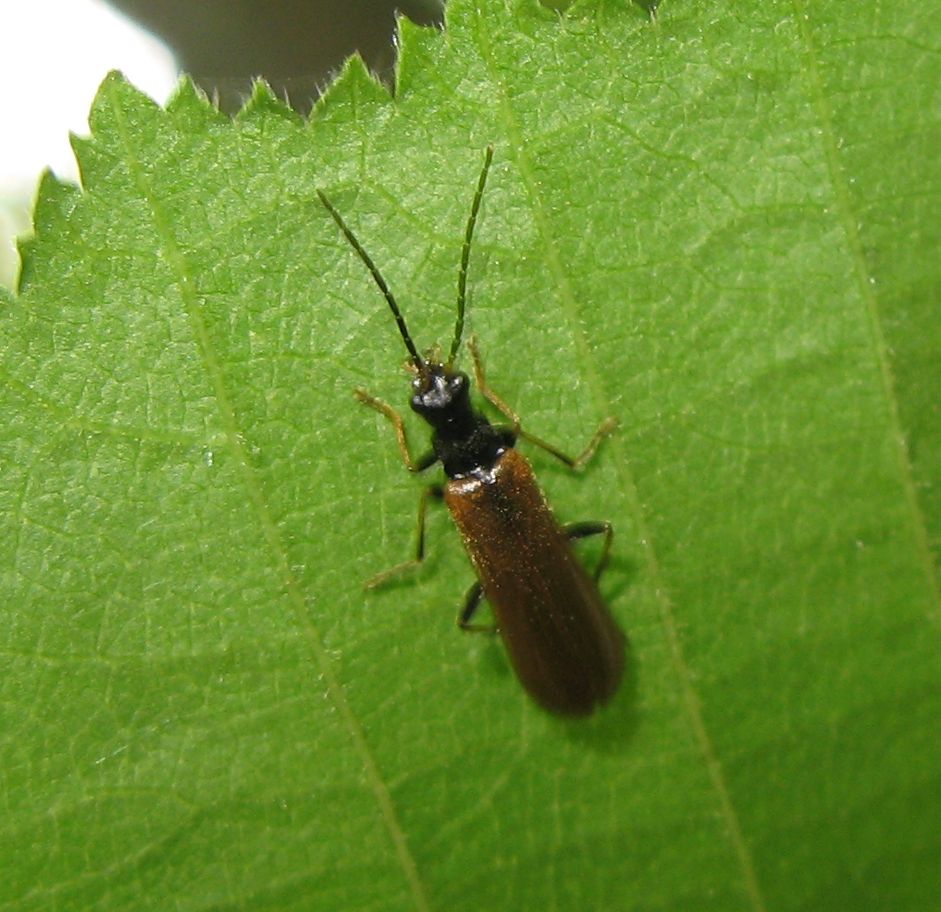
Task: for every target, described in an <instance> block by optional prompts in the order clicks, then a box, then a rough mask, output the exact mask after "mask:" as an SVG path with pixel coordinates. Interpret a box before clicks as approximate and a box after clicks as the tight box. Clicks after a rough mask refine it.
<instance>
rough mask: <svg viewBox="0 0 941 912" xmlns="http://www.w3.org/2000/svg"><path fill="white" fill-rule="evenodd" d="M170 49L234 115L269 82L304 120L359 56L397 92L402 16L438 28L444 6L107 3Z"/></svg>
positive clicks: (328, 1) (257, 0) (214, 0)
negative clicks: (335, 75)
mask: <svg viewBox="0 0 941 912" xmlns="http://www.w3.org/2000/svg"><path fill="white" fill-rule="evenodd" d="M109 2H110V4H111V6H113V7H114V8H115V9H119V10H121V11H122V12H123V13H124V14H125V15H127V16H129V17H131V18H133V19H134V20H136V21H137V22H138V23H140V24H141V25H142V26H144V27H145V28H147V29H148V30H150V31H151V32H153V33H154V34H155V35H157V36H158V37H159V38H161V39H162V40H163V41H165V42H166V43H167V44H168V45H169V46H170V48H171V49H172V50H173V52H174V53H175V54H176V56H177V60H178V62H179V65H180V68H181V69H182V70H184V71H186V72H187V73H189V74H190V75H191V76H192V77H193V78H194V79H195V80H196V82H197V83H198V84H199V85H200V86H201V87H202V88H203V89H204V90H205V91H206V92H207V93H208V94H209V95H210V96H211V97H214V98H217V99H218V102H219V105H220V106H221V107H222V108H223V110H226V111H229V112H234V111H236V110H238V108H239V107H240V106H241V104H242V103H243V102H244V101H245V99H246V98H247V97H248V94H249V93H250V91H251V83H252V79H253V78H254V77H257V76H263V77H264V78H265V80H266V81H267V82H268V83H269V84H270V85H271V87H272V88H273V89H274V91H275V92H276V94H278V95H279V96H281V97H282V98H286V99H287V100H288V101H289V102H290V103H291V104H292V105H293V106H294V107H295V108H297V110H299V111H302V112H304V113H306V112H308V111H309V110H310V107H311V104H312V102H313V101H314V100H316V97H317V95H318V93H319V91H320V90H321V89H322V88H323V87H324V86H325V85H326V84H327V82H328V80H329V77H330V74H331V73H332V72H333V71H334V70H336V69H337V68H338V67H339V66H340V65H341V64H342V63H343V61H344V59H345V58H346V57H348V56H349V55H350V54H352V53H353V52H354V51H358V52H359V54H360V55H361V56H362V58H363V60H364V61H365V62H366V64H367V66H368V67H369V68H370V69H371V70H372V71H373V72H374V73H376V75H378V76H379V77H380V78H381V79H382V80H383V82H385V83H386V84H387V85H389V86H390V87H391V86H392V81H393V73H394V66H395V43H394V36H395V16H396V11H398V12H399V13H400V14H401V15H404V16H408V18H409V19H411V20H412V21H413V22H415V23H417V24H419V25H428V26H440V25H441V24H442V23H443V21H444V7H443V2H442V0H397V2H396V0H198V2H195V3H194V2H193V0H160V2H154V0H109Z"/></svg>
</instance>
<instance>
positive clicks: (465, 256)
mask: <svg viewBox="0 0 941 912" xmlns="http://www.w3.org/2000/svg"><path fill="white" fill-rule="evenodd" d="M491 161H493V146H487V151H486V154H485V155H484V166H483V168H481V169H480V177H479V178H478V180H477V191H476V192H475V193H474V202H473V203H472V204H471V211H470V218H468V220H467V228H466V229H465V231H464V246H463V247H462V248H461V269H460V271H459V272H458V274H457V322H456V323H455V324H454V338H453V339H452V340H451V353H450V354H449V355H448V367H450V366H451V365H452V364H453V363H454V359H455V358H456V357H457V350H458V349H459V348H460V347H461V336H462V335H463V333H464V305H465V301H466V298H467V264H468V262H469V261H470V250H471V240H472V239H473V237H474V227H475V226H476V224H477V213H478V212H479V211H480V203H481V200H482V199H483V198H484V187H485V186H486V183H487V172H488V171H489V170H490V162H491Z"/></svg>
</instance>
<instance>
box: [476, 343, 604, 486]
mask: <svg viewBox="0 0 941 912" xmlns="http://www.w3.org/2000/svg"><path fill="white" fill-rule="evenodd" d="M467 347H468V348H469V349H470V353H471V358H472V359H473V362H474V380H475V381H476V383H477V387H478V389H479V390H480V393H481V395H482V396H483V397H484V398H485V399H486V400H487V401H488V402H489V403H490V404H491V405H492V406H493V407H494V408H495V409H497V411H498V412H500V414H502V415H503V416H504V417H505V418H506V419H507V420H508V421H509V422H510V424H511V425H512V430H513V435H514V436H515V437H522V438H523V440H528V441H529V442H530V443H531V444H533V445H534V446H537V447H539V448H540V449H541V450H545V451H546V452H547V453H548V454H549V455H550V456H554V457H555V458H556V459H558V460H559V462H563V463H565V465H567V466H568V467H569V468H570V469H574V470H575V471H576V472H577V471H578V470H579V469H581V468H582V467H583V466H584V465H585V464H586V463H587V462H588V461H589V460H590V459H591V457H592V456H594V455H595V451H596V450H597V449H598V447H599V446H600V444H601V441H602V440H604V439H605V437H608V436H609V435H610V434H612V433H613V432H614V429H615V428H616V427H617V426H618V420H617V418H613V417H612V418H605V420H604V421H602V422H601V424H600V425H599V426H598V430H597V431H595V434H594V436H593V437H592V438H591V440H589V441H588V445H587V446H586V447H585V449H584V450H582V452H581V453H579V454H578V456H574V457H573V456H569V455H568V454H567V453H563V452H562V450H560V449H559V448H558V447H555V446H553V445H552V444H551V443H548V442H547V441H545V440H543V439H542V438H541V437H537V436H536V435H535V434H530V433H529V431H525V430H523V428H522V425H521V422H520V417H519V415H517V414H516V412H514V411H513V409H511V408H510V407H509V406H508V405H507V404H506V402H504V401H503V399H501V398H500V397H499V396H498V395H497V394H496V393H495V392H494V391H493V390H492V389H490V387H489V386H487V378H486V375H485V374H484V365H483V361H482V360H481V357H480V349H479V348H478V347H477V339H476V338H475V337H474V336H471V338H470V339H468V340H467Z"/></svg>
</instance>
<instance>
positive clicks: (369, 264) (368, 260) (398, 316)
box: [317, 189, 476, 374]
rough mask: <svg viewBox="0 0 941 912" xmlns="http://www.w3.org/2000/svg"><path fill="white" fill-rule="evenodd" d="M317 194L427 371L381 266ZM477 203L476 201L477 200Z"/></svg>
mask: <svg viewBox="0 0 941 912" xmlns="http://www.w3.org/2000/svg"><path fill="white" fill-rule="evenodd" d="M317 196H319V197H320V202H322V203H323V204H324V208H326V210H327V212H329V213H330V215H332V216H333V220H334V221H335V222H336V223H337V225H338V226H339V228H340V231H342V232H343V234H344V236H345V237H346V239H347V240H348V241H349V242H350V245H351V246H352V248H353V249H354V250H355V251H356V252H357V254H359V258H360V259H361V260H362V261H363V263H364V264H365V266H366V268H367V269H368V270H369V274H370V275H371V276H372V277H373V281H374V282H375V283H376V284H377V285H378V286H379V290H380V291H381V292H382V294H383V295H384V296H385V299H386V301H387V302H388V304H389V308H390V309H391V311H392V316H393V317H395V322H396V324H397V325H398V327H399V332H400V333H401V335H402V341H403V342H405V347H406V348H407V349H408V353H409V356H410V357H411V359H412V362H413V363H414V365H415V367H416V368H418V372H419V373H421V374H424V373H425V361H424V359H423V358H422V356H421V355H420V354H419V353H418V349H417V348H416V347H415V343H414V342H413V341H412V337H411V335H410V334H409V331H408V326H406V325H405V317H403V316H402V311H401V310H399V305H398V304H396V303H395V298H394V297H393V295H392V291H391V290H390V289H389V286H388V285H387V284H386V280H385V279H384V278H383V277H382V273H381V272H379V268H378V267H377V266H376V264H375V263H374V262H373V261H372V257H370V255H369V254H368V253H366V250H365V249H364V248H363V245H362V244H360V242H359V239H358V238H357V237H356V235H355V234H353V230H352V229H351V228H350V227H349V225H347V224H346V222H344V221H343V216H341V215H340V213H339V212H337V210H336V207H335V206H334V205H333V203H331V202H330V200H328V199H327V195H326V194H325V193H324V192H323V190H320V189H318V190H317ZM475 205H476V201H475Z"/></svg>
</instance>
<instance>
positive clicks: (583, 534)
mask: <svg viewBox="0 0 941 912" xmlns="http://www.w3.org/2000/svg"><path fill="white" fill-rule="evenodd" d="M562 528H563V529H564V531H565V534H566V535H567V536H568V537H569V538H570V539H571V540H572V541H574V540H576V539H579V538H588V537H589V536H591V535H601V534H604V544H603V545H602V546H601V557H600V558H599V560H598V566H597V567H595V573H594V577H595V581H596V582H597V581H598V579H599V578H600V577H601V574H602V573H603V572H604V568H605V567H607V566H608V557H609V556H610V554H611V540H612V539H613V538H614V529H613V528H612V526H611V523H609V522H606V521H603V520H602V521H599V522H577V523H566V525H564V526H563V527H562Z"/></svg>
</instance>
